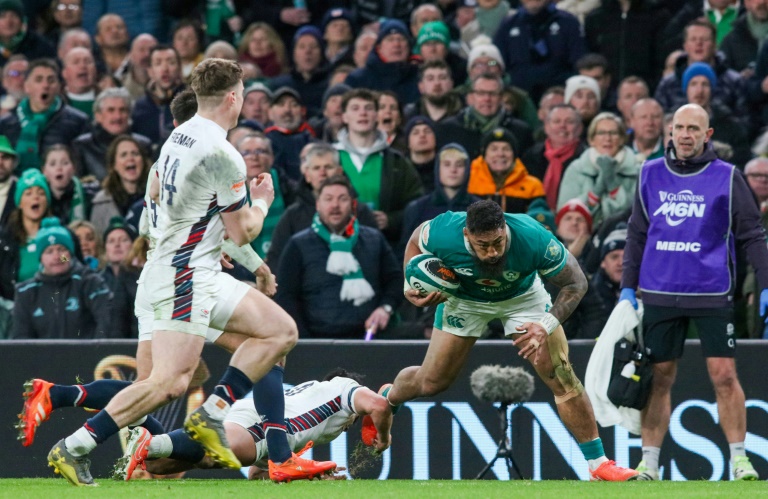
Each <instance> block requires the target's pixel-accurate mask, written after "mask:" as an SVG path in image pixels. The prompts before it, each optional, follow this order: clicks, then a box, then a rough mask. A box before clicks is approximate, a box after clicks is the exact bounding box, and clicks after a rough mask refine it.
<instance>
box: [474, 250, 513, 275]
mask: <svg viewBox="0 0 768 499" xmlns="http://www.w3.org/2000/svg"><path fill="white" fill-rule="evenodd" d="M473 258H474V259H475V263H476V264H477V267H478V268H479V269H480V276H481V277H489V278H501V277H503V275H504V267H505V266H506V264H507V259H506V258H505V256H504V255H500V256H499V257H498V260H496V261H495V262H493V263H491V262H488V261H485V260H481V259H479V258H478V257H477V256H473Z"/></svg>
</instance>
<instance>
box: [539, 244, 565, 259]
mask: <svg viewBox="0 0 768 499" xmlns="http://www.w3.org/2000/svg"><path fill="white" fill-rule="evenodd" d="M562 254H563V248H562V246H560V243H558V242H557V241H555V240H554V239H551V240H550V241H549V244H548V245H547V250H546V251H545V252H544V258H546V259H547V260H551V261H553V262H556V261H558V260H560V257H561V255H562Z"/></svg>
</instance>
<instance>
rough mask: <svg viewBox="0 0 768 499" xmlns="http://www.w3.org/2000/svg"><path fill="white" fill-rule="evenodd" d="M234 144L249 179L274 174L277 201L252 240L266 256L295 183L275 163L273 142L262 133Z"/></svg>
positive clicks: (252, 134) (254, 133) (290, 198)
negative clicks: (273, 233)
mask: <svg viewBox="0 0 768 499" xmlns="http://www.w3.org/2000/svg"><path fill="white" fill-rule="evenodd" d="M235 147H236V148H237V152H239V153H240V154H241V155H242V156H243V159H244V160H245V175H246V178H247V181H248V182H250V181H251V179H254V178H256V177H258V176H259V175H260V174H262V173H269V174H270V175H271V176H272V184H273V185H274V186H275V200H274V201H272V205H271V206H270V208H269V213H267V216H266V217H265V218H264V225H263V226H262V229H261V233H260V234H259V236H258V237H257V238H256V239H254V240H253V241H251V247H252V248H253V249H254V251H256V253H258V255H259V256H260V257H261V258H264V257H266V256H267V252H268V251H269V247H270V245H271V244H272V232H273V231H274V230H275V226H277V222H278V220H280V217H282V215H283V213H284V212H285V207H286V206H288V205H290V204H291V203H292V202H293V199H294V192H295V190H296V185H295V184H296V183H295V182H294V181H292V180H290V179H289V178H288V177H287V176H286V174H285V171H284V170H283V169H282V168H281V167H280V165H276V164H275V154H274V152H273V150H272V142H271V141H270V140H269V138H267V137H266V136H265V135H264V134H263V133H260V132H253V133H250V134H248V135H246V136H244V137H242V138H241V139H240V140H238V141H237V144H236V145H235Z"/></svg>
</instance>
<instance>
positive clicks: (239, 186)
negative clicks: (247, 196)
mask: <svg viewBox="0 0 768 499" xmlns="http://www.w3.org/2000/svg"><path fill="white" fill-rule="evenodd" d="M244 187H245V177H240V178H237V179H235V180H233V181H232V182H231V184H230V186H229V189H230V190H231V191H232V192H234V193H235V194H237V193H239V192H240V191H242V190H243V188H244Z"/></svg>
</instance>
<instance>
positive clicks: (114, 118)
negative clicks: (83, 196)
mask: <svg viewBox="0 0 768 499" xmlns="http://www.w3.org/2000/svg"><path fill="white" fill-rule="evenodd" d="M93 107H94V121H95V124H94V125H93V131H92V132H88V133H84V134H82V135H80V136H79V137H77V138H76V139H75V141H74V142H73V143H72V148H73V150H74V151H75V154H77V155H78V159H79V162H78V165H77V166H78V172H77V176H78V177H83V176H85V175H93V176H94V177H96V179H97V180H98V181H99V182H101V181H102V180H104V177H106V176H107V168H106V164H105V163H106V158H107V149H108V148H109V145H110V144H111V143H112V140H114V138H115V137H117V136H118V135H122V134H124V133H130V134H131V135H132V136H133V138H134V139H136V141H137V142H138V143H139V144H141V145H142V146H143V147H144V148H145V149H146V152H147V154H149V153H150V152H151V149H152V143H151V142H150V141H149V139H148V138H147V137H145V136H143V135H141V134H138V133H131V131H130V125H131V108H132V101H131V95H130V94H129V93H128V91H127V90H126V89H124V88H109V89H107V90H104V91H103V92H101V93H100V94H99V96H98V97H96V102H94V104H93Z"/></svg>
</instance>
